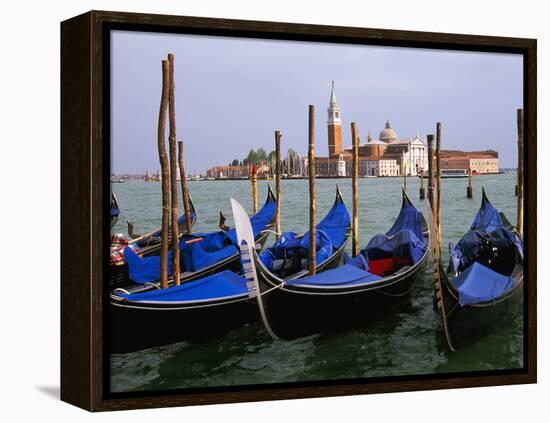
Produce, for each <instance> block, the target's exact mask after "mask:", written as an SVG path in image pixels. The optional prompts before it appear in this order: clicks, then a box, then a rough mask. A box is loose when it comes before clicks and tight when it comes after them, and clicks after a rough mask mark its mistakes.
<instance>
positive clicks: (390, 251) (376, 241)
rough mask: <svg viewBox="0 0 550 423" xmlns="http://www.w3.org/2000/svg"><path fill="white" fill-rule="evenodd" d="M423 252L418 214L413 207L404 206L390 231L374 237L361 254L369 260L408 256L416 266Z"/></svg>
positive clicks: (420, 223) (424, 248)
mask: <svg viewBox="0 0 550 423" xmlns="http://www.w3.org/2000/svg"><path fill="white" fill-rule="evenodd" d="M425 250H426V245H425V244H424V237H423V234H422V221H421V219H420V212H419V211H418V210H417V209H416V207H414V206H413V205H406V206H405V207H402V208H401V211H400V212H399V215H398V216H397V219H396V220H395V222H394V224H393V225H392V227H391V229H390V230H389V231H388V232H386V234H385V235H381V234H378V235H375V236H374V237H373V238H372V239H371V240H370V241H369V243H368V244H367V246H366V248H365V249H363V250H362V251H361V254H363V255H364V256H365V257H367V258H368V259H369V260H376V259H383V258H393V257H404V256H408V257H409V258H410V259H411V263H412V264H416V263H417V262H418V261H419V260H420V259H421V258H422V255H423V254H424V252H425Z"/></svg>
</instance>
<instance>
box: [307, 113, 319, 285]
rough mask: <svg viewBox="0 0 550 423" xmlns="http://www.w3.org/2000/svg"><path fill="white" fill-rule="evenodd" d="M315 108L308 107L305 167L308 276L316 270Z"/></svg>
mask: <svg viewBox="0 0 550 423" xmlns="http://www.w3.org/2000/svg"><path fill="white" fill-rule="evenodd" d="M314 132H315V106H314V105H312V104H310V105H309V136H308V150H307V167H308V173H309V260H308V269H309V274H310V275H315V268H316V265H317V263H316V256H317V254H316V253H317V251H316V250H317V246H316V236H317V233H316V227H315V215H316V213H317V204H316V199H315V146H314V144H315V133H314Z"/></svg>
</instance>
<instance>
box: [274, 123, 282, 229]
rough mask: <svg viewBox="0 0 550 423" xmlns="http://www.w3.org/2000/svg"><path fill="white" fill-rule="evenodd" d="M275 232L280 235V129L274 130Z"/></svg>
mask: <svg viewBox="0 0 550 423" xmlns="http://www.w3.org/2000/svg"><path fill="white" fill-rule="evenodd" d="M275 194H276V195H277V202H276V203H275V204H276V208H275V232H276V233H277V234H276V237H277V239H279V237H280V236H281V131H275Z"/></svg>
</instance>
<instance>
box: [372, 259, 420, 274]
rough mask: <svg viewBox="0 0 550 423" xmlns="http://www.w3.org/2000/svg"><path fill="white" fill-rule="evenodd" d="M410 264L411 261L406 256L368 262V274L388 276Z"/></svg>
mask: <svg viewBox="0 0 550 423" xmlns="http://www.w3.org/2000/svg"><path fill="white" fill-rule="evenodd" d="M410 264H411V260H410V258H409V257H407V256H403V257H394V258H392V257H390V258H384V259H377V260H369V272H370V273H373V274H375V275H378V276H388V275H391V274H392V273H394V272H396V271H397V270H399V269H401V268H402V267H405V266H409V265H410Z"/></svg>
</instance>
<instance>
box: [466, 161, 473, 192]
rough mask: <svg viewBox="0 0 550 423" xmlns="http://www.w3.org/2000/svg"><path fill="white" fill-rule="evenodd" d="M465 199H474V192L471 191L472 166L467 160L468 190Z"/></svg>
mask: <svg viewBox="0 0 550 423" xmlns="http://www.w3.org/2000/svg"><path fill="white" fill-rule="evenodd" d="M466 197H467V198H474V190H473V189H472V165H471V164H470V160H469V159H468V188H466Z"/></svg>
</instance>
